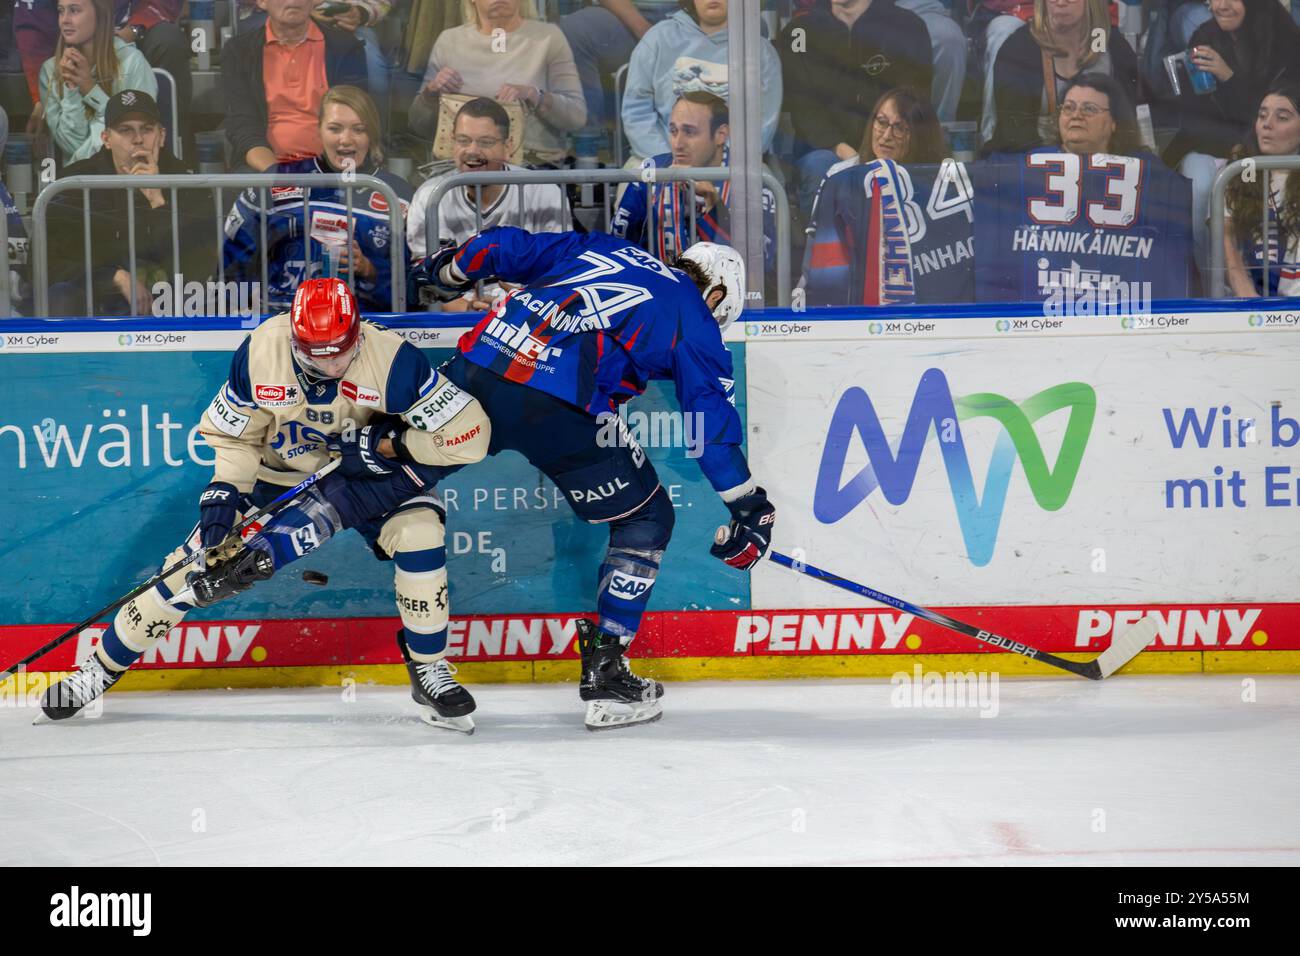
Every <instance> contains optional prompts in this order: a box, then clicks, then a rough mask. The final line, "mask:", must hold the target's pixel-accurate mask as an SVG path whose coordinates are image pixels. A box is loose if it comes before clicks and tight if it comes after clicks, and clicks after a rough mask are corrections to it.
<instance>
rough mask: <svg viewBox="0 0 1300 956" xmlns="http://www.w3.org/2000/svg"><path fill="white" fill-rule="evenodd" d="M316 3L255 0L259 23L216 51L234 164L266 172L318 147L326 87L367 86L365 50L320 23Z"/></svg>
mask: <svg viewBox="0 0 1300 956" xmlns="http://www.w3.org/2000/svg"><path fill="white" fill-rule="evenodd" d="M314 5H315V0H258V6H259V7H260V8H261V9H263V10H265V11H266V14H267V19H266V25H265V27H263V28H259V29H254V30H247V31H245V32H242V33H238V34H236V35H235V36H234V37H232V38H231V39H230V40H229V41H228V42H227V43H226V45H225V46H224V47H223V48H222V50H221V92H222V99H223V101H224V103H225V106H226V109H227V110H228V112H227V114H226V123H225V129H226V138H227V139H228V140H229V141H230V150H231V160H232V164H233V165H234V166H235V167H236V168H237V169H239V168H244V169H252V170H253V171H255V172H263V171H265V170H267V169H269V168H270V167H271V166H274V165H275V164H276V163H290V162H294V161H297V160H301V159H305V158H310V157H315V156H318V155H319V154H320V151H321V139H320V132H319V128H320V127H319V118H320V110H321V104H322V102H323V100H324V97H325V91H326V90H328V89H330V88H331V87H334V86H338V85H340V84H353V83H365V80H366V60H365V51H364V50H363V49H362V47H361V41H359V40H358V39H357V38H356V37H354V36H353V35H352V34H350V33H348V32H347V31H345V30H336V29H335V28H334V27H331V26H320V25H317V24H316V23H315V22H314V21H313V20H312V18H311V16H310V13H311V9H312V7H313V6H314Z"/></svg>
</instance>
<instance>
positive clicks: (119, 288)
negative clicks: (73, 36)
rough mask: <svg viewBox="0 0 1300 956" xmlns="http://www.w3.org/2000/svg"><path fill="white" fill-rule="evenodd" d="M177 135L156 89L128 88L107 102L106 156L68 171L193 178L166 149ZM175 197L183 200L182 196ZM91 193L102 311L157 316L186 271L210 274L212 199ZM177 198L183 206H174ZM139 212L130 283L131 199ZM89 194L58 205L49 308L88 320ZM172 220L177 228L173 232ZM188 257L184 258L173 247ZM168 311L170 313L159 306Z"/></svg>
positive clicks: (192, 275) (201, 276)
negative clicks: (164, 290)
mask: <svg viewBox="0 0 1300 956" xmlns="http://www.w3.org/2000/svg"><path fill="white" fill-rule="evenodd" d="M167 135H168V131H167V129H166V127H165V126H164V125H163V121H162V116H161V114H160V113H159V111H158V104H157V102H156V101H155V100H154V98H153V97H152V96H150V95H149V94H148V93H145V92H142V91H139V90H123V91H121V92H119V93H116V94H114V95H113V96H112V97H111V98H110V99H109V100H108V102H107V103H106V104H105V109H104V129H103V130H102V131H101V132H100V147H101V148H100V150H99V151H98V152H97V153H95V154H94V155H92V156H91V157H90V158H89V159H84V160H82V161H80V162H77V163H73V164H71V165H70V166H68V167H66V168H65V169H64V170H63V176H64V177H65V178H67V177H71V176H113V175H116V176H148V175H158V174H160V173H161V174H178V173H188V172H189V171H190V170H188V169H187V168H186V167H185V166H183V165H182V164H181V163H180V162H179V161H178V160H176V159H175V158H174V157H173V156H172V154H171V153H170V152H169V151H167V149H165V143H166V140H167ZM173 195H174V196H175V200H173ZM89 196H90V247H89V249H90V259H89V262H90V286H91V296H92V300H91V308H92V312H91V313H90V314H93V315H152V314H154V310H153V303H154V302H155V300H159V301H161V302H162V303H171V302H172V301H173V298H172V296H171V295H166V296H159V295H158V294H157V291H158V287H156V283H159V282H165V283H167V284H168V286H167V287H168V288H170V287H171V284H172V283H173V282H174V280H175V275H176V270H177V267H178V265H179V268H180V271H181V274H182V276H184V278H185V280H186V281H189V280H194V279H197V280H199V281H204V280H206V279H207V277H208V276H209V275H211V271H212V270H211V264H212V261H213V250H212V248H211V245H210V244H208V245H205V244H204V243H203V242H202V239H201V237H203V236H205V235H210V234H211V230H212V208H211V200H209V199H208V197H207V196H206V195H202V196H201V195H200V194H199V192H198V191H196V190H189V189H178V190H176V192H175V193H174V194H173V193H172V192H171V191H169V190H166V189H133V190H131V191H129V192H127V191H124V190H121V189H95V190H91V191H90V193H89ZM173 201H174V202H175V203H176V205H175V206H174V207H173ZM128 202H130V203H132V204H133V205H134V208H135V257H136V261H135V270H136V282H135V285H134V287H132V284H131V260H130V248H131V244H130V237H129V235H128V223H129V220H128V212H127V203H128ZM84 215H85V213H84V210H83V206H82V196H81V193H80V191H77V190H73V191H71V192H65V193H60V194H58V195H57V196H55V198H54V200H53V201H52V202H51V203H50V207H49V245H48V248H49V265H50V283H51V289H50V312H51V314H52V315H86V314H87V312H86V298H85V296H86V262H87V259H86V247H85V244H84V237H85V220H84ZM173 216H174V217H175V225H176V229H175V231H173V228H172V225H173ZM174 249H175V250H177V251H179V253H180V262H179V264H178V263H177V262H176V260H175V258H174V256H173V250H174ZM159 313H160V314H171V310H170V309H165V308H164V309H160V310H159Z"/></svg>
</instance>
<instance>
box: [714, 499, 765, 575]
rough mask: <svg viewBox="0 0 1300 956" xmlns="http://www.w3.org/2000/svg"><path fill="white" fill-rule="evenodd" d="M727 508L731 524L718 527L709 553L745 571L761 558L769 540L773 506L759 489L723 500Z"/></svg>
mask: <svg viewBox="0 0 1300 956" xmlns="http://www.w3.org/2000/svg"><path fill="white" fill-rule="evenodd" d="M727 509H728V510H729V511H730V512H731V524H729V525H727V526H726V527H724V528H719V529H718V533H717V534H716V535H715V536H714V544H713V547H711V548H710V549H709V554H711V555H713V556H714V557H715V558H717V559H718V560H720V561H725V562H726V563H727V564H729V565H731V566H732V567H733V568H737V569H739V570H741V571H748V570H749V569H750V568H752V567H753V566H754V565H756V564H758V562H759V561H761V560H762V559H763V555H765V554H767V549H768V546H769V545H770V544H771V543H772V526H773V524H774V523H775V522H776V509H775V508H773V507H772V503H771V502H770V501H768V500H767V492H766V491H764V490H763V489H762V488H755V489H754V491H753V493H752V494H748V495H745V496H744V497H743V498H737V499H736V500H735V501H729V502H727Z"/></svg>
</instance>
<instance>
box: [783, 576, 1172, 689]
mask: <svg viewBox="0 0 1300 956" xmlns="http://www.w3.org/2000/svg"><path fill="white" fill-rule="evenodd" d="M768 557H769V558H771V559H772V560H773V561H775V562H776V563H777V564H780V565H784V566H785V567H787V568H789V569H790V570H791V571H798V572H799V573H801V574H806V575H808V576H809V577H810V578H817V579H818V580H819V581H825V582H826V583H827V584H833V585H835V587H837V588H843V589H844V590H846V591H852V592H853V593H854V594H860V595H862V596H863V597H867V598H871V600H873V601H876V602H877V603H879V604H887V605H889V606H890V607H894V608H898V610H900V611H906V612H907V613H908V614H914V615H915V616H917V617H919V618H921V619H922V620H925V621H929V622H930V623H931V624H937V625H939V626H940V627H946V628H948V629H949V630H951V631H957V632H958V633H959V634H965V635H966V636H967V637H973V638H975V640H977V641H981V642H983V643H985V644H991V645H992V646H994V647H1000V648H1002V650H1004V651H1012V652H1013V653H1016V654H1021V655H1023V656H1025V657H1028V658H1031V659H1032V660H1036V661H1042V662H1043V663H1044V664H1050V665H1051V666H1053V667H1059V668H1060V669H1061V670H1065V671H1069V672H1070V673H1071V674H1078V675H1079V676H1080V677H1086V678H1088V679H1089V680H1101V679H1103V678H1105V677H1109V676H1110V675H1111V674H1113V673H1115V672H1116V671H1117V670H1119V669H1120V668H1121V667H1123V666H1124V665H1125V664H1127V663H1128V662H1129V661H1131V660H1132V659H1133V658H1134V657H1136V656H1137V655H1138V653H1139V652H1141V651H1142V649H1143V648H1145V647H1146V646H1147V645H1148V644H1150V643H1151V641H1152V639H1153V638H1154V637H1155V636H1156V628H1157V625H1156V621H1155V618H1152V617H1144V618H1143V619H1142V620H1140V621H1138V622H1137V623H1136V624H1134V625H1133V626H1132V627H1130V628H1129V629H1128V630H1126V631H1125V632H1124V633H1123V634H1121V635H1120V636H1119V637H1117V638H1112V639H1111V642H1110V647H1108V648H1106V650H1104V651H1102V652H1101V654H1100V655H1098V656H1097V657H1096V658H1094V659H1093V660H1090V661H1086V662H1083V663H1078V662H1075V661H1067V660H1066V659H1065V658H1064V657H1057V656H1056V655H1055V654H1049V653H1047V651H1040V650H1039V649H1038V648H1036V647H1031V646H1030V645H1028V644H1025V643H1024V642H1022V641H1013V640H1010V639H1009V638H1005V637H1002V636H1000V635H998V634H993V633H992V632H990V631H985V630H981V629H980V628H978V627H974V626H973V625H970V624H965V623H963V622H961V621H957V620H954V619H952V618H950V617H948V616H947V615H944V614H940V613H939V612H938V611H931V610H930V609H929V608H924V607H920V606H918V605H916V604H913V603H911V602H910V601H904V600H903V599H902V598H896V597H892V596H890V595H888V594H885V593H884V592H883V591H877V590H876V589H875V588H869V587H867V586H866V585H865V584H858V583H856V582H854V581H850V580H848V579H847V578H842V577H840V576H839V575H838V574H832V573H831V572H829V571H823V570H822V569H821V568H815V567H813V566H812V565H811V564H808V563H807V562H804V561H796V560H795V559H794V558H791V557H788V556H787V555H784V554H781V553H780V552H779V551H769V552H768Z"/></svg>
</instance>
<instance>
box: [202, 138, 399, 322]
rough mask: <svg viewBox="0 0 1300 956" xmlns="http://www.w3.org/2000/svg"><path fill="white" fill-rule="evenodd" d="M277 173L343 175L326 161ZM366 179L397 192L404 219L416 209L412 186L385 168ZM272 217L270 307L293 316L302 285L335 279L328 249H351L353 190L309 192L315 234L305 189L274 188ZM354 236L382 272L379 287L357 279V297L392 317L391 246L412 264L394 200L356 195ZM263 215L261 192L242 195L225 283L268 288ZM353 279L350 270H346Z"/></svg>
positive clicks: (229, 228) (363, 190) (280, 167)
mask: <svg viewBox="0 0 1300 956" xmlns="http://www.w3.org/2000/svg"><path fill="white" fill-rule="evenodd" d="M269 171H270V172H277V173H329V172H335V170H332V169H330V168H329V167H328V166H327V165H326V164H325V162H324V161H323V160H322V159H320V158H319V157H318V158H314V159H303V160H297V161H295V162H291V163H279V164H277V165H276V166H273V167H272V168H271V170H269ZM358 172H362V173H366V174H368V175H372V176H378V177H379V178H380V179H382V180H383V181H384V182H386V183H388V185H390V186H392V187H393V192H395V193H396V194H397V196H398V199H399V200H400V202H401V203H402V213H403V216H405V214H406V209H407V207H408V205H409V203H410V200H411V196H412V190H411V186H410V184H409V183H408V182H406V180H404V179H402V178H400V177H398V176H394V175H393V174H392V173H389V172H386V171H384V170H382V169H365V170H358ZM268 193H269V196H268V199H269V204H270V207H271V209H270V213H269V214H268V215H267V217H266V241H267V245H268V246H269V251H268V253H267V259H268V261H267V280H266V281H267V284H268V285H269V288H268V289H266V290H265V291H264V297H265V300H266V301H267V303H268V304H269V305H270V306H272V307H273V308H275V309H287V308H289V307H290V306H291V305H292V304H293V296H294V293H295V292H296V291H297V290H298V286H299V285H301V284H302V283H303V282H305V281H306V280H308V279H315V278H319V277H321V276H324V275H326V274H327V269H328V264H329V253H328V251H327V247H328V246H333V247H335V248H337V247H339V246H344V245H348V244H349V243H350V237H349V236H348V232H347V228H348V209H347V204H346V195H345V190H343V189H333V188H320V187H317V188H314V189H311V190H310V191H309V195H308V197H307V198H308V199H309V204H308V205H309V209H308V220H307V230H308V236H307V237H304V235H303V215H302V212H303V209H302V207H303V193H304V189H303V187H301V186H273V187H271V188H270V189H269V190H268ZM352 204H353V212H352V234H353V236H355V237H356V240H357V244H358V245H359V246H360V247H361V252H362V253H363V254H364V255H365V257H366V258H367V259H369V260H370V261H371V262H372V263H374V266H375V277H374V279H373V280H365V279H362V278H361V277H359V276H358V277H357V281H356V283H355V284H354V286H353V291H354V292H355V293H356V295H357V300H358V301H359V302H360V304H361V308H362V309H364V310H365V311H367V312H391V311H392V308H393V305H392V264H391V254H392V253H391V244H392V243H393V242H397V243H399V247H398V251H399V255H401V256H402V257H403V260H405V259H407V258H409V257H408V256H407V250H406V234H405V233H406V230H405V228H403V229H402V230H401V232H400V233H399V234H398V235H397V236H394V235H393V230H392V224H391V222H390V219H389V215H388V201H387V199H385V198H384V195H383V194H382V193H380V192H377V191H375V190H373V189H370V188H368V187H366V186H354V187H353V189H352ZM262 215H263V213H262V209H261V202H260V200H259V198H258V190H257V189H256V188H254V187H250V188H248V189H246V190H244V191H243V193H241V194H240V196H239V198H238V199H237V200H236V201H235V205H234V206H233V207H232V208H231V210H230V214H229V215H228V216H227V217H226V226H225V231H226V241H225V248H224V251H223V254H222V258H223V261H224V267H225V277H226V279H227V280H228V281H236V280H240V281H245V282H260V281H261V279H262V260H261V253H260V251H259V245H260V243H261V239H262ZM340 273H341V277H342V278H344V279H346V278H347V270H346V269H340Z"/></svg>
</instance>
